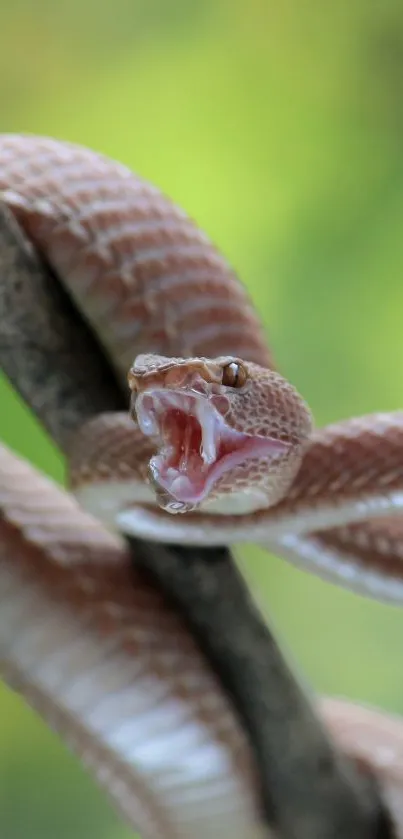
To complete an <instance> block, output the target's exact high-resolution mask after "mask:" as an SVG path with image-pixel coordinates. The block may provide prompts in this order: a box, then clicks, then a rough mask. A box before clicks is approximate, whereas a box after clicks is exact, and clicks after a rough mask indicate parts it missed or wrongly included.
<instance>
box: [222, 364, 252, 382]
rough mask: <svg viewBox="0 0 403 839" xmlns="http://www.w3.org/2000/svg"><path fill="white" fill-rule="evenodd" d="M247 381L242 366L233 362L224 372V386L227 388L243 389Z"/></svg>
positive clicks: (226, 366)
mask: <svg viewBox="0 0 403 839" xmlns="http://www.w3.org/2000/svg"><path fill="white" fill-rule="evenodd" d="M246 379H247V373H246V370H245V368H244V367H242V364H238V362H237V361H231V363H230V364H226V365H225V367H223V370H222V384H223V385H225V386H226V387H243V385H244V384H245V382H246Z"/></svg>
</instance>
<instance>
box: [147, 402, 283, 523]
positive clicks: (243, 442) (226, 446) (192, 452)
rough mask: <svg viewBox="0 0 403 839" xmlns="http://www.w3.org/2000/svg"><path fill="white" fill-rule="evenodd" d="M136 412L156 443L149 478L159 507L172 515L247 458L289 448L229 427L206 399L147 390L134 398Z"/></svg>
mask: <svg viewBox="0 0 403 839" xmlns="http://www.w3.org/2000/svg"><path fill="white" fill-rule="evenodd" d="M135 409H136V413H137V419H138V423H139V426H140V428H141V430H142V431H143V433H144V434H147V435H150V436H157V437H158V438H159V440H160V450H159V453H158V454H157V455H155V456H154V457H153V458H151V461H150V475H151V479H152V481H153V483H154V485H155V486H156V488H157V489H158V491H159V496H160V501H161V502H162V506H164V507H165V509H167V510H170V511H171V512H179V511H180V510H185V509H187V510H190V509H192V507H194V506H196V505H197V504H200V502H201V501H203V499H205V498H206V497H207V495H208V494H209V491H210V490H211V488H212V486H213V484H215V483H216V482H217V480H218V479H219V478H220V477H222V475H224V474H225V473H226V472H227V471H228V470H229V469H231V468H233V467H234V466H237V465H239V464H241V463H243V462H245V461H247V460H249V459H251V458H256V457H266V458H267V457H270V456H271V457H275V456H279V455H280V454H282V453H284V451H286V450H287V449H288V447H289V446H288V444H287V443H285V442H282V441H281V440H276V439H274V438H271V437H259V436H252V435H249V434H243V433H241V432H239V431H235V430H234V429H232V428H230V427H229V426H228V425H227V424H226V422H225V419H224V418H223V417H222V415H221V414H220V413H219V412H218V411H217V410H216V409H215V408H214V406H213V405H212V404H211V403H210V402H209V400H208V397H206V396H205V395H200V394H191V393H189V392H188V391H187V392H185V391H171V390H163V389H161V390H153V391H145V392H144V393H141V394H139V395H138V397H137V399H136V405H135Z"/></svg>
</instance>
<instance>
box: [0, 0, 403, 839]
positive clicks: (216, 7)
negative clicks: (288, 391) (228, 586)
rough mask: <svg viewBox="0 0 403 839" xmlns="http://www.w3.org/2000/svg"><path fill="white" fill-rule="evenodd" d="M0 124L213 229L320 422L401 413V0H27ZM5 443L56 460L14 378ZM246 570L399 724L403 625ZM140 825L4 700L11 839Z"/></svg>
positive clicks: (334, 686) (303, 643)
mask: <svg viewBox="0 0 403 839" xmlns="http://www.w3.org/2000/svg"><path fill="white" fill-rule="evenodd" d="M0 130H1V131H20V130H21V131H30V132H36V133H42V134H50V135H53V136H58V137H63V138H66V139H70V140H74V141H77V142H80V143H83V144H86V145H89V146H92V147H94V148H97V149H99V150H101V151H103V152H105V153H107V154H109V155H110V156H112V157H115V158H119V159H120V160H122V161H124V162H125V163H127V164H129V165H131V166H132V167H133V168H134V169H136V170H137V171H138V172H139V173H141V174H142V175H144V176H145V177H148V178H149V179H150V180H152V181H153V182H155V183H156V184H158V185H159V186H160V187H162V188H163V189H164V191H166V192H167V193H168V194H169V195H170V196H171V197H172V198H174V199H175V200H176V201H177V202H178V203H179V204H181V205H182V206H183V207H184V208H186V210H187V211H188V212H189V213H190V214H191V215H193V216H194V217H195V218H196V219H197V220H198V222H199V223H200V224H201V226H202V227H204V228H205V229H206V230H207V231H208V233H209V234H210V235H211V236H212V237H213V239H214V240H215V241H216V242H217V243H218V244H219V246H220V248H221V249H222V250H223V251H224V253H225V254H226V255H227V256H228V257H229V259H230V260H231V262H232V263H233V264H234V266H235V267H236V269H237V270H238V272H239V274H240V275H241V277H242V278H243V280H244V281H245V283H246V284H247V285H248V287H249V289H250V292H251V294H252V296H253V298H254V300H255V302H256V305H257V306H258V307H259V310H260V311H261V313H262V316H263V318H264V320H265V323H266V326H267V333H268V336H270V341H271V342H272V344H273V346H274V348H275V354H276V357H277V360H278V363H279V365H280V367H281V370H282V371H283V372H284V373H285V374H286V375H287V376H288V377H289V378H290V379H291V380H292V381H293V382H294V383H295V384H296V385H297V387H298V388H299V390H300V391H301V392H302V393H303V394H304V396H305V397H306V399H307V400H308V402H309V403H310V405H311V407H312V409H313V411H314V414H315V417H316V421H317V423H318V424H320V425H321V424H324V423H327V422H330V421H333V420H335V419H338V418H343V417H347V416H351V415H353V414H361V413H365V412H370V411H375V410H391V409H396V408H399V407H400V408H401V407H402V405H403V395H402V380H403V336H402V318H403V282H402V269H403V236H402V229H403V143H402V141H403V5H402V4H401V2H400V0H396V2H393V0H383V2H382V3H380V2H375V0H339V2H337V3H329V2H327V3H323V2H320V0H304V2H303V3H301V2H300V0H284V2H280V3H275V2H264V0H248V2H245V0H198V2H191V0H143V2H142V1H141V0H59V2H57V3H54V2H52V0H14V2H13V3H10V4H7V3H3V4H2V5H1V7H0ZM0 405H1V410H0V436H1V437H2V438H3V439H4V440H5V442H7V443H8V444H9V445H11V446H13V447H14V448H15V449H16V450H17V451H19V452H21V453H22V454H23V455H25V456H27V457H28V458H29V459H31V460H32V461H33V462H34V463H35V464H36V465H38V466H39V467H40V468H42V469H43V470H45V471H46V472H49V473H50V474H51V475H53V476H54V477H56V478H57V479H61V476H62V474H63V470H62V463H61V461H60V458H59V455H58V453H57V452H56V451H55V449H54V447H53V446H52V445H51V444H50V442H49V440H48V439H47V438H46V437H45V435H44V434H43V432H42V431H41V429H40V428H38V426H37V424H36V423H35V421H34V420H33V419H32V418H31V417H30V416H29V414H28V412H27V411H26V409H25V408H24V406H22V405H21V403H20V402H19V400H18V399H17V398H16V397H15V396H14V394H13V393H12V391H11V389H10V387H9V386H8V384H7V383H6V382H5V381H1V382H0ZM240 561H241V563H242V567H243V569H244V571H245V573H246V574H247V576H248V577H249V579H250V581H251V584H252V585H253V587H254V590H255V591H256V594H257V597H258V598H259V601H260V603H261V605H262V608H263V609H264V610H265V612H266V614H267V615H268V616H270V619H271V621H272V622H273V623H274V625H275V627H276V628H277V632H278V634H279V636H280V638H282V640H283V643H284V645H285V647H286V649H288V651H289V654H290V656H291V658H292V659H293V660H294V662H295V665H296V667H297V668H299V670H300V672H301V674H302V675H303V676H304V677H306V678H307V679H308V680H309V681H310V682H311V684H312V685H313V686H314V688H315V689H316V690H317V691H320V692H324V693H328V694H337V695H344V696H348V697H351V698H354V699H357V700H360V701H362V702H364V703H370V704H375V705H378V706H380V707H382V708H385V709H389V710H392V711H398V712H402V713H403V689H402V641H403V612H401V611H399V610H397V609H394V608H391V607H386V606H382V605H379V604H376V603H371V602H367V601H365V600H364V599H362V598H359V597H357V596H353V595H351V594H349V593H347V592H344V591H342V590H339V589H336V588H335V587H333V586H331V585H329V584H326V583H323V582H321V581H320V580H318V579H315V578H314V577H312V576H309V575H307V574H304V573H302V572H300V571H297V570H296V569H294V568H291V567H290V566H288V565H287V564H286V563H285V562H283V561H279V560H278V559H276V558H274V557H271V556H269V555H267V554H265V553H263V552H261V551H259V550H257V549H256V548H253V547H248V548H245V550H243V551H242V552H241V553H240ZM130 835H131V834H130V832H129V831H128V830H127V829H126V828H125V827H124V826H123V825H122V824H121V823H120V822H119V820H118V819H117V817H116V816H115V814H114V812H113V811H112V810H111V809H110V807H109V806H108V804H107V803H106V802H105V800H104V797H103V795H102V794H100V793H99V792H98V789H97V788H96V787H95V785H94V783H93V782H92V780H91V779H89V778H88V777H87V776H86V775H85V774H84V773H83V771H82V770H81V769H80V768H79V767H78V766H77V763H76V761H75V759H74V758H72V757H71V756H70V755H69V753H68V752H67V751H66V749H65V748H64V746H62V745H61V744H60V743H59V741H58V740H57V738H56V737H55V736H54V735H52V734H51V733H50V732H49V731H47V729H46V728H45V726H44V725H43V724H42V723H41V722H40V721H39V720H38V719H37V718H36V717H35V716H34V715H33V714H32V713H31V712H30V711H29V709H27V708H26V707H25V705H24V704H23V703H22V702H21V701H20V700H19V698H18V697H16V696H14V695H13V694H12V693H11V692H9V691H8V690H7V689H5V688H4V689H3V690H2V691H1V693H0V837H1V839H28V837H29V839H48V837H52V838H53V837H57V839H72V837H75V839H125V837H129V836H130Z"/></svg>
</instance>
